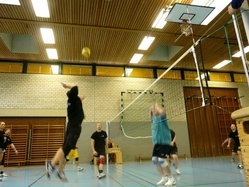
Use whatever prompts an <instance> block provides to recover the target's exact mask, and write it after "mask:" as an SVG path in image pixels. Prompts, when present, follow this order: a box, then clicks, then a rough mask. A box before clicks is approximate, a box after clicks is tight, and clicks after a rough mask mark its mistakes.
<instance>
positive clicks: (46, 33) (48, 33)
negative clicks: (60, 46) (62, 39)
mask: <svg viewBox="0 0 249 187" xmlns="http://www.w3.org/2000/svg"><path fill="white" fill-rule="evenodd" d="M40 31H41V35H42V39H43V42H44V43H45V44H55V41H54V33H53V29H49V28H40Z"/></svg>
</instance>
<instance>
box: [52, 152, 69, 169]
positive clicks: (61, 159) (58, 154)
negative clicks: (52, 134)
mask: <svg viewBox="0 0 249 187" xmlns="http://www.w3.org/2000/svg"><path fill="white" fill-rule="evenodd" d="M65 161H66V160H65V156H64V152H63V150H62V148H60V149H58V151H57V152H56V154H55V156H54V158H53V159H52V160H51V163H52V166H55V165H56V164H57V163H58V162H59V167H58V170H59V171H60V172H62V171H63V165H64V164H65Z"/></svg>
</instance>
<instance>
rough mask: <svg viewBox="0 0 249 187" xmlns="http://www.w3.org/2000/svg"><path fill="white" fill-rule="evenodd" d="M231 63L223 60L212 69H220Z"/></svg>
mask: <svg viewBox="0 0 249 187" xmlns="http://www.w3.org/2000/svg"><path fill="white" fill-rule="evenodd" d="M230 62H231V60H223V61H222V62H220V63H219V64H217V65H216V66H214V67H213V69H220V68H222V67H223V66H225V65H227V64H229V63H230Z"/></svg>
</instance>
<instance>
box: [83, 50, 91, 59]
mask: <svg viewBox="0 0 249 187" xmlns="http://www.w3.org/2000/svg"><path fill="white" fill-rule="evenodd" d="M90 54H91V51H90V49H89V48H88V47H84V48H83V49H82V55H83V57H85V58H86V59H88V58H89V57H90Z"/></svg>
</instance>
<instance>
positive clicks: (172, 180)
mask: <svg viewBox="0 0 249 187" xmlns="http://www.w3.org/2000/svg"><path fill="white" fill-rule="evenodd" d="M175 184H176V180H175V179H174V177H169V179H168V181H167V182H166V183H165V184H164V185H165V186H172V185H175Z"/></svg>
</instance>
